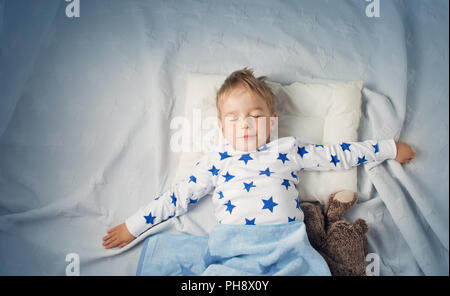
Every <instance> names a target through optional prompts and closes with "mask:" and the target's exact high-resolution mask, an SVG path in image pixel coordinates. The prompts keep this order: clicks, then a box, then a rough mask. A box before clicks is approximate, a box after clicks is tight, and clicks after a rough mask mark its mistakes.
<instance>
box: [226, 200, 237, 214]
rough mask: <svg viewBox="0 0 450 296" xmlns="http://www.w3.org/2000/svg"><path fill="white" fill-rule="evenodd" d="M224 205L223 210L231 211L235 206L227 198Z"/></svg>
mask: <svg viewBox="0 0 450 296" xmlns="http://www.w3.org/2000/svg"><path fill="white" fill-rule="evenodd" d="M224 205H225V206H227V209H226V210H225V211H228V212H230V214H231V212H232V211H233V209H234V208H235V207H236V206H235V205H233V204H232V203H231V200H229V201H228V202H227V203H225V204H224Z"/></svg>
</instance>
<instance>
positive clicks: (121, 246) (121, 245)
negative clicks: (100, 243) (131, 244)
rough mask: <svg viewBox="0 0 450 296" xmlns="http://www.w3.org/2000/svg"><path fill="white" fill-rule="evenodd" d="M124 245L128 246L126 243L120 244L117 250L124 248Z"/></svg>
mask: <svg viewBox="0 0 450 296" xmlns="http://www.w3.org/2000/svg"><path fill="white" fill-rule="evenodd" d="M126 245H128V243H121V244H120V245H119V248H123V247H125V246H126Z"/></svg>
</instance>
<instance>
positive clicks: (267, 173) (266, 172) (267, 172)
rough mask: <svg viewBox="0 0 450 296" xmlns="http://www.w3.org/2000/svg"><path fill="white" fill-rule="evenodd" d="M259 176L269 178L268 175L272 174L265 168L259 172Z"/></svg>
mask: <svg viewBox="0 0 450 296" xmlns="http://www.w3.org/2000/svg"><path fill="white" fill-rule="evenodd" d="M259 174H260V175H266V176H267V177H270V174H273V172H271V171H270V170H269V168H267V169H266V170H265V171H259Z"/></svg>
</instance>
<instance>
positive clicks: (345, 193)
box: [300, 190, 369, 276]
mask: <svg viewBox="0 0 450 296" xmlns="http://www.w3.org/2000/svg"><path fill="white" fill-rule="evenodd" d="M357 200H358V199H357V194H356V193H355V192H353V191H350V190H342V191H338V192H335V193H333V194H331V195H330V196H329V198H328V201H327V203H326V205H325V207H324V211H323V213H322V209H321V207H320V206H319V205H316V204H313V203H308V202H303V203H301V204H300V208H301V209H302V211H303V213H304V223H305V225H306V232H307V234H308V238H309V241H310V243H311V245H312V246H313V247H314V248H315V249H316V250H317V251H318V252H319V253H320V254H321V255H322V256H323V258H324V259H325V261H326V262H327V263H328V266H329V268H330V271H331V274H332V275H340V276H344V275H353V276H363V275H365V274H366V267H365V266H366V265H365V258H366V255H367V253H368V250H367V247H368V242H367V237H366V233H367V231H368V230H369V227H368V225H367V223H366V221H364V220H363V219H357V220H356V221H355V222H353V223H350V222H347V221H343V220H342V216H343V215H344V213H345V212H346V211H347V210H348V209H350V208H351V207H353V205H354V204H355V203H356V201H357Z"/></svg>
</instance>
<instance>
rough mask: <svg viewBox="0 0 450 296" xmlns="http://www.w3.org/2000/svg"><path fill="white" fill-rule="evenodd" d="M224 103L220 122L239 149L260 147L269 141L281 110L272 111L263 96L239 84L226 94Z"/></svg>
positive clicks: (224, 132) (228, 137)
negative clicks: (277, 112)
mask: <svg viewBox="0 0 450 296" xmlns="http://www.w3.org/2000/svg"><path fill="white" fill-rule="evenodd" d="M220 104H221V105H220V111H221V112H220V113H221V116H220V118H219V126H220V129H221V130H222V133H223V136H224V137H225V139H227V141H228V142H229V143H230V144H232V145H233V147H234V149H235V150H240V151H249V150H256V149H257V148H259V147H261V146H262V145H264V144H265V143H267V142H269V140H270V131H271V129H273V128H274V127H275V120H274V119H275V117H276V116H277V114H276V112H273V113H271V112H270V110H269V107H268V106H267V104H266V102H265V101H264V100H263V99H262V98H260V97H259V96H257V95H255V94H253V93H251V92H249V91H248V90H246V89H245V88H243V87H239V88H235V89H233V90H232V91H231V92H230V93H229V94H228V96H227V97H224V98H223V99H222V101H221V102H220ZM271 117H272V118H271Z"/></svg>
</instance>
